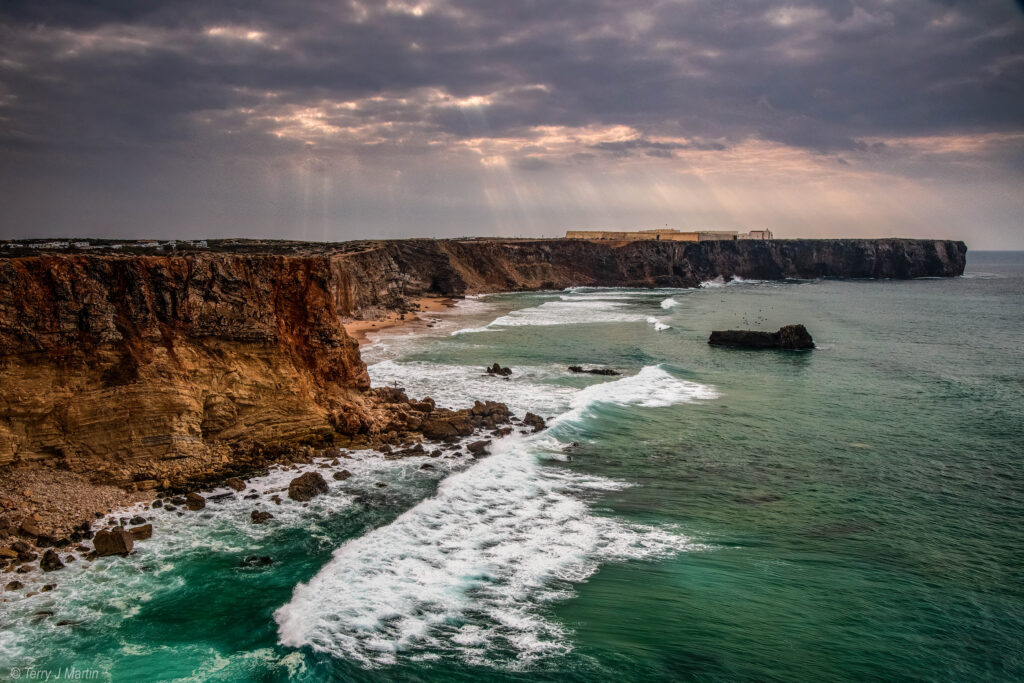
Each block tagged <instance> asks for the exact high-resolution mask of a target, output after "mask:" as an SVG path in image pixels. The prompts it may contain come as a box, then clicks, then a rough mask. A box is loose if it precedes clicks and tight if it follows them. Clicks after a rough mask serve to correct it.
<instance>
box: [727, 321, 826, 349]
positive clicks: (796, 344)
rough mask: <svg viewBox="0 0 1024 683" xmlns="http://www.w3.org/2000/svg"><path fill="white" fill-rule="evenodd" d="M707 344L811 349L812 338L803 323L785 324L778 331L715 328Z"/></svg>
mask: <svg viewBox="0 0 1024 683" xmlns="http://www.w3.org/2000/svg"><path fill="white" fill-rule="evenodd" d="M708 344H711V345H712V346H732V347H736V348H743V349H789V350H802V349H813V348H814V340H813V339H812V338H811V335H810V333H809V332H808V331H807V328H806V327H804V326H803V325H786V326H784V327H780V328H779V331H778V332H758V331H755V330H716V331H714V332H712V333H711V337H710V338H709V339H708Z"/></svg>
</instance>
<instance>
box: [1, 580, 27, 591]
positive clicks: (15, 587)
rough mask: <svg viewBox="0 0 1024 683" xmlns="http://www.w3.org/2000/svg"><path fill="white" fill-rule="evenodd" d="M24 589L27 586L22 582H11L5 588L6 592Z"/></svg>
mask: <svg viewBox="0 0 1024 683" xmlns="http://www.w3.org/2000/svg"><path fill="white" fill-rule="evenodd" d="M24 587H25V584H23V583H22V582H21V581H10V582H8V584H7V585H6V586H4V590H9V591H16V590H21V589H22V588H24Z"/></svg>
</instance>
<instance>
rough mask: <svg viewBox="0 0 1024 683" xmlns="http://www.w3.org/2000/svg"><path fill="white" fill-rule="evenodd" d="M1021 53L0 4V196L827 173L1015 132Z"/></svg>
mask: <svg viewBox="0 0 1024 683" xmlns="http://www.w3.org/2000/svg"><path fill="white" fill-rule="evenodd" d="M1022 45H1024V16H1022V13H1021V11H1020V10H1019V9H1018V7H1017V6H1016V5H1015V4H1014V3H1012V2H1009V1H1007V0H965V1H963V2H959V1H956V0H900V1H899V2H892V1H891V0H817V1H813V2H811V1H801V0H795V1H794V2H785V3H777V2H759V1H757V0H715V1H713V2H712V1H701V0H680V1H671V0H663V1H659V0H652V1H651V2H639V1H637V0H587V1H584V0H559V1H558V2H541V1H536V0H512V1H509V2H494V1H486V2H485V1H483V0H450V1H449V0H381V1H369V0H367V1H366V2H358V1H354V0H353V1H345V0H342V1H337V0H332V1H327V0H313V1H311V2H302V3H298V2H292V1H288V0H257V1H253V2H242V1H241V0H229V1H218V2H209V1H208V0H202V1H199V0H93V1H90V2H80V1H78V0H24V1H22V0H7V1H6V2H4V3H3V4H2V5H0V181H3V180H4V179H7V180H10V179H12V178H15V179H17V180H19V182H25V183H29V180H26V178H30V176H31V177H35V181H33V182H35V183H36V185H38V186H42V185H43V184H45V183H48V182H51V181H53V182H54V183H59V182H68V183H71V182H73V178H74V177H75V176H76V175H77V176H81V177H84V176H85V175H87V174H88V175H91V176H92V177H99V178H104V177H106V176H105V175H104V174H105V173H107V170H109V169H115V168H118V165H119V164H120V165H121V167H124V168H127V167H131V168H132V169H133V173H135V172H137V174H139V175H141V176H142V177H145V176H146V175H147V174H150V175H151V176H152V179H153V183H154V184H158V183H159V182H161V173H163V172H164V171H162V170H161V168H162V166H161V164H165V163H166V164H171V162H169V161H167V160H169V159H174V160H176V161H174V162H173V163H174V164H181V166H174V168H175V169H177V170H176V171H175V172H179V171H180V172H182V173H187V172H186V171H181V169H182V168H187V165H188V164H189V163H193V161H192V160H197V159H198V160H201V159H219V160H223V159H257V160H261V161H260V163H263V162H265V163H266V164H268V165H269V166H268V167H272V166H273V165H274V164H277V163H283V162H281V160H283V159H286V158H287V159H299V162H296V163H298V164H299V165H303V164H307V161H306V159H307V158H313V159H315V160H316V163H315V164H312V165H311V166H309V167H310V168H320V167H321V166H323V161H324V160H325V159H327V158H329V157H330V156H331V155H342V156H348V157H351V158H358V159H362V160H370V159H384V158H390V157H388V155H421V156H425V157H426V156H431V155H433V157H432V158H439V157H438V155H442V154H443V153H451V154H458V153H460V152H459V150H465V149H471V150H474V153H477V154H479V155H481V156H487V155H491V154H493V155H494V156H499V155H504V156H507V157H508V159H507V160H508V162H509V163H511V165H512V166H511V167H512V168H514V169H518V170H523V171H538V172H544V173H547V172H550V171H551V170H552V169H553V168H557V167H558V166H559V165H564V166H566V167H575V168H579V167H581V166H583V165H586V164H589V163H594V162H595V161H602V160H603V161H604V162H606V163H628V162H629V161H630V160H631V159H644V158H647V159H649V160H650V161H651V163H656V162H658V163H660V162H662V161H664V162H665V163H670V162H671V161H673V160H675V159H677V158H681V157H682V156H683V155H685V154H687V153H704V152H706V153H718V152H722V153H725V152H726V151H727V150H733V149H736V148H737V147H738V146H740V145H742V144H743V143H744V142H746V141H750V140H758V141H768V142H771V143H773V144H779V145H783V146H787V147H791V148H795V149H799V150H807V151H810V152H812V153H814V154H820V155H823V156H824V157H826V158H832V159H834V160H835V165H837V166H840V165H843V164H849V163H854V164H855V163H856V161H855V160H856V159H858V158H861V157H864V156H867V157H871V156H872V155H874V156H875V157H878V158H880V159H882V158H884V159H889V158H890V157H892V158H894V157H895V155H896V154H897V151H896V149H895V148H892V147H886V143H885V142H883V140H890V139H895V138H923V137H929V136H957V135H979V134H993V133H1002V134H1015V133H1021V132H1022V130H1024V122H1022V117H1021V112H1022V111H1024V49H1022ZM609 131H610V132H609ZM500 143H503V144H505V147H502V148H501V149H499V150H498V151H497V152H494V151H493V150H490V148H489V147H488V145H489V144H493V145H498V144H500ZM998 147H999V145H997V144H990V145H988V146H980V147H979V146H976V147H975V148H972V149H975V152H972V151H970V150H968V151H966V152H963V154H966V155H968V156H970V155H971V154H972V153H980V152H977V150H979V149H981V150H982V151H984V152H985V153H989V154H992V150H993V149H995V148H998ZM452 150H454V151H452ZM900 153H902V152H900ZM1021 154H1022V152H1021V150H1020V145H1019V143H1012V144H1008V145H1006V146H1004V147H1002V148H1000V151H999V153H998V154H994V156H992V157H991V158H992V159H994V160H995V162H996V163H999V164H1005V165H1006V166H1007V167H1008V168H1013V169H1017V170H1018V171H1019V169H1020V167H1021V165H1022V157H1021ZM195 163H198V162H195ZM168 168H170V166H168ZM303 168H306V166H303ZM104 169H107V170H104ZM109 172H110V173H111V174H114V171H109ZM33 174H34V176H33ZM111 177H113V175H111ZM54 179H56V180H54ZM133 180H134V178H133ZM83 183H84V181H83ZM83 183H79V185H80V186H81V187H79V190H80V191H82V192H86V193H87V191H86V190H84V189H82V187H85V185H84V184H83ZM7 185H8V187H14V186H15V185H14V184H12V183H10V182H8V183H7ZM6 199H11V200H14V198H6Z"/></svg>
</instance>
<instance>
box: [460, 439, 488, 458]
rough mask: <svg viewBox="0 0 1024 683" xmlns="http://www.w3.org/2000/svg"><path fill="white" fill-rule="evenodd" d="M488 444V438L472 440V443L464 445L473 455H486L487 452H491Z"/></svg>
mask: <svg viewBox="0 0 1024 683" xmlns="http://www.w3.org/2000/svg"><path fill="white" fill-rule="evenodd" d="M490 446H491V442H490V440H486V439H485V440H482V441H474V442H473V443H471V444H469V445H468V446H466V450H468V451H469V452H470V453H472V454H473V455H487V454H488V453H490V452H491V451H490Z"/></svg>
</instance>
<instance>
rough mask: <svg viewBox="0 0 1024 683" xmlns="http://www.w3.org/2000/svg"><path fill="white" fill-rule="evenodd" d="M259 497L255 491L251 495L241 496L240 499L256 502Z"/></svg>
mask: <svg viewBox="0 0 1024 683" xmlns="http://www.w3.org/2000/svg"><path fill="white" fill-rule="evenodd" d="M259 497H260V494H258V493H256V492H255V491H253V492H252V493H250V494H248V495H245V496H242V499H243V500H256V499H257V498H259Z"/></svg>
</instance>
